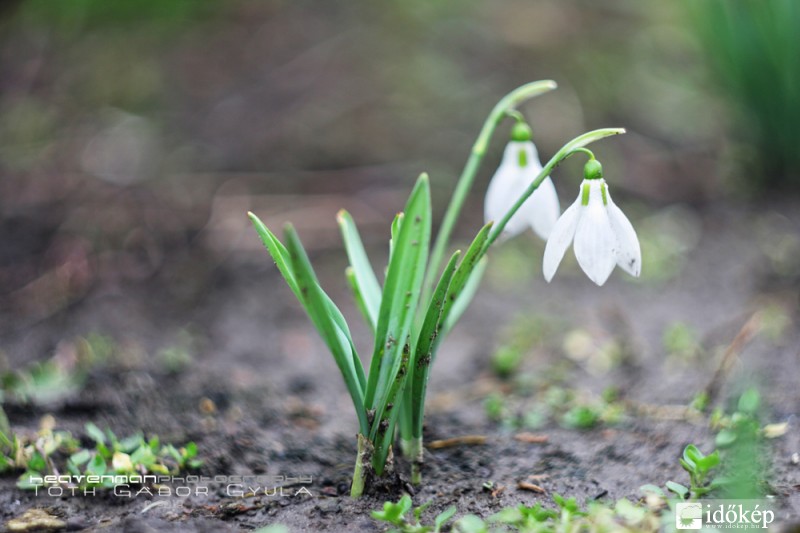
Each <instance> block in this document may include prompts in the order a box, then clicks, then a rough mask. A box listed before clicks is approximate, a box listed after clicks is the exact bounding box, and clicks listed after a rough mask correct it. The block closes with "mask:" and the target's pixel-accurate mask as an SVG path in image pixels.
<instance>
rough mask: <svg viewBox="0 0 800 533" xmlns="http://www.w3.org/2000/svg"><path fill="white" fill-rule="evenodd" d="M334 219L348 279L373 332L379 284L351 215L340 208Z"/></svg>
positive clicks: (376, 318) (379, 298)
mask: <svg viewBox="0 0 800 533" xmlns="http://www.w3.org/2000/svg"><path fill="white" fill-rule="evenodd" d="M336 220H337V221H338V223H339V228H340V229H341V232H342V240H343V241H344V247H345V250H346V251H347V257H348V259H349V261H350V267H351V268H352V272H353V275H352V278H348V281H349V282H350V284H351V286H352V287H353V291H354V292H355V291H356V290H357V292H358V294H359V295H360V296H361V300H362V305H363V307H364V311H363V312H364V313H365V315H366V316H367V323H368V324H369V325H370V326H371V327H372V331H373V332H374V331H375V328H376V326H377V322H378V312H379V310H380V305H381V286H380V284H379V283H378V278H377V277H376V276H375V271H374V270H373V269H372V266H371V265H370V262H369V258H368V257H367V252H366V251H365V250H364V244H363V243H362V241H361V236H360V235H359V233H358V228H357V227H356V224H355V222H354V221H353V217H351V216H350V213H348V212H347V211H344V210H342V211H339V214H338V215H337V216H336Z"/></svg>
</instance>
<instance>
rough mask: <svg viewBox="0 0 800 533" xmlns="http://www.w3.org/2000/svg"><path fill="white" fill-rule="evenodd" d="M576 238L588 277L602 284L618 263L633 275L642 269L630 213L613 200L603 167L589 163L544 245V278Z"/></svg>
mask: <svg viewBox="0 0 800 533" xmlns="http://www.w3.org/2000/svg"><path fill="white" fill-rule="evenodd" d="M573 239H574V241H575V257H576V258H577V259H578V263H579V264H580V266H581V268H582V269H583V271H584V272H585V273H586V275H587V276H589V279H591V280H592V281H594V282H595V283H597V284H598V285H602V284H604V283H605V282H606V280H607V279H608V277H609V276H610V275H611V271H612V270H614V267H615V266H617V265H619V267H620V268H622V269H623V270H624V271H626V272H628V273H629V274H631V275H632V276H637V277H638V276H639V274H640V273H641V269H642V252H641V249H640V247H639V239H638V237H636V231H635V230H634V229H633V226H632V225H631V223H630V221H629V220H628V217H626V216H625V215H624V214H623V213H622V211H621V210H620V208H619V207H617V206H616V204H615V203H614V202H613V201H612V200H611V195H610V194H609V193H608V187H607V186H606V182H605V180H604V179H603V167H602V166H601V165H600V163H599V162H598V161H596V160H594V159H591V160H590V161H589V162H588V163H586V168H585V170H584V180H583V183H582V184H581V192H580V194H579V195H578V199H577V200H575V203H573V204H572V205H571V206H570V207H569V208H567V210H566V211H564V214H563V215H561V218H559V219H558V222H556V224H555V227H553V231H552V232H551V233H550V237H549V239H548V240H547V245H546V246H545V249H544V264H543V271H544V278H545V279H546V280H547V281H548V282H549V281H550V280H552V279H553V275H555V273H556V269H557V268H558V265H559V264H560V263H561V259H562V258H563V257H564V253H565V252H566V251H567V248H569V245H570V243H571V242H572V241H573Z"/></svg>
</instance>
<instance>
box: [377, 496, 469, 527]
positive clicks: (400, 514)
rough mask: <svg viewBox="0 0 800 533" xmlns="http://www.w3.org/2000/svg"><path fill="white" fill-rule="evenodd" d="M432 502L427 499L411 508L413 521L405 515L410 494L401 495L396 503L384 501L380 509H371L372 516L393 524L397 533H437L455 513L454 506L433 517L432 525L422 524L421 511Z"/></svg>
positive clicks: (409, 501)
mask: <svg viewBox="0 0 800 533" xmlns="http://www.w3.org/2000/svg"><path fill="white" fill-rule="evenodd" d="M431 503H433V502H432V501H429V502H428V503H425V504H423V505H420V506H419V507H415V508H414V510H413V513H412V514H413V515H414V521H413V522H410V521H409V520H408V518H407V517H406V515H407V514H408V512H409V511H410V510H411V507H412V505H413V504H412V502H411V496H409V495H408V494H405V495H403V497H402V498H400V500H399V501H398V502H397V503H392V502H384V504H383V510H382V511H372V513H371V515H372V518H374V519H375V520H379V521H381V522H386V523H387V524H391V525H393V526H395V528H396V529H391V530H390V531H396V532H399V533H439V532H440V531H441V530H442V526H444V525H445V524H446V523H447V522H449V521H450V519H451V518H453V515H455V514H456V508H455V506H451V507H448V508H447V509H445V510H444V511H442V512H441V513H439V514H438V515H436V517H435V518H434V519H433V525H432V526H426V525H423V524H422V523H421V522H420V520H421V518H422V513H423V512H425V510H426V509H427V508H428V507H429V506H430V505H431Z"/></svg>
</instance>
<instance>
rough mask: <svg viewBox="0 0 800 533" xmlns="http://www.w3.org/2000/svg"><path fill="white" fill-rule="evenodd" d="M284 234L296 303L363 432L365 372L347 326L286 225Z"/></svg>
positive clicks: (365, 424)
mask: <svg viewBox="0 0 800 533" xmlns="http://www.w3.org/2000/svg"><path fill="white" fill-rule="evenodd" d="M285 234H286V249H287V251H288V255H289V259H290V261H291V270H292V272H293V273H294V276H295V280H296V287H297V289H298V294H299V295H300V296H299V299H300V301H301V302H302V303H303V305H304V306H305V308H306V311H307V312H308V315H309V317H310V318H311V321H312V322H313V323H314V325H315V326H316V328H317V331H318V332H319V333H320V335H321V336H322V339H323V340H324V341H325V344H326V345H327V346H328V349H329V350H330V351H331V354H332V355H333V358H334V360H335V361H336V365H337V366H338V367H339V371H340V372H341V373H342V377H343V378H344V381H345V385H346V386H347V390H348V391H349V392H350V396H351V398H352V399H353V405H354V407H355V410H356V414H357V416H358V419H359V426H360V428H361V430H362V431H364V430H366V429H367V428H368V427H369V425H368V423H367V417H366V411H365V407H364V390H363V381H364V376H363V372H364V371H363V367H361V361H360V360H359V358H358V354H357V353H356V351H355V347H354V345H353V341H352V338H351V337H350V332H349V329H348V328H347V323H346V322H345V321H344V317H343V315H342V314H341V312H340V311H339V309H338V308H337V307H336V305H335V304H334V303H333V301H331V299H330V298H329V297H328V295H327V294H325V291H323V290H322V288H321V287H320V285H319V282H318V281H317V277H316V274H315V273H314V269H313V268H312V267H311V262H310V261H309V260H308V256H307V255H306V252H305V249H304V248H303V245H302V243H301V242H300V238H299V237H298V236H297V232H296V231H295V230H294V228H293V227H292V226H291V225H287V226H286V229H285Z"/></svg>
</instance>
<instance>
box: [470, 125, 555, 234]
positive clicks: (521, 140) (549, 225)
mask: <svg viewBox="0 0 800 533" xmlns="http://www.w3.org/2000/svg"><path fill="white" fill-rule="evenodd" d="M511 138H512V140H511V141H510V142H509V143H508V145H507V146H506V150H505V153H504V154H503V161H502V162H501V163H500V167H499V168H498V169H497V172H495V174H494V176H493V177H492V180H491V182H490V183H489V189H488V190H487V191H486V200H485V202H484V219H485V221H486V222H489V221H490V220H493V221H494V222H499V221H500V220H502V219H503V217H504V216H505V215H506V214H507V213H508V211H509V210H510V209H511V208H512V207H513V206H514V204H515V203H516V202H517V200H519V198H520V196H522V193H523V192H525V189H527V188H528V186H529V185H530V184H531V183H532V182H533V180H535V179H536V177H537V176H538V175H539V172H541V171H542V163H541V162H540V161H539V154H538V153H537V152H536V146H534V144H533V142H532V141H531V132H530V128H529V127H528V126H527V125H526V124H524V123H518V124H517V125H516V126H515V127H514V130H513V132H512V136H511ZM560 212H561V206H560V204H559V202H558V195H557V194H556V188H555V186H554V185H553V181H552V180H551V179H550V176H548V177H546V178H545V179H544V180H543V181H542V183H541V184H539V187H538V188H537V189H536V190H535V191H534V192H533V194H532V195H531V196H530V197H529V198H528V199H527V200H526V201H525V203H524V204H522V206H521V207H520V208H519V209H518V210H517V212H516V213H515V214H514V216H513V217H511V219H510V220H509V221H508V224H506V227H505V229H504V231H503V236H504V237H512V236H514V235H517V234H518V233H522V232H523V231H525V230H526V229H527V228H528V227H529V226H530V227H532V228H533V231H535V232H536V234H537V235H539V236H540V237H541V238H542V239H547V237H548V236H549V235H550V231H551V230H552V229H553V226H554V225H555V223H556V220H558V215H559V213H560Z"/></svg>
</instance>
